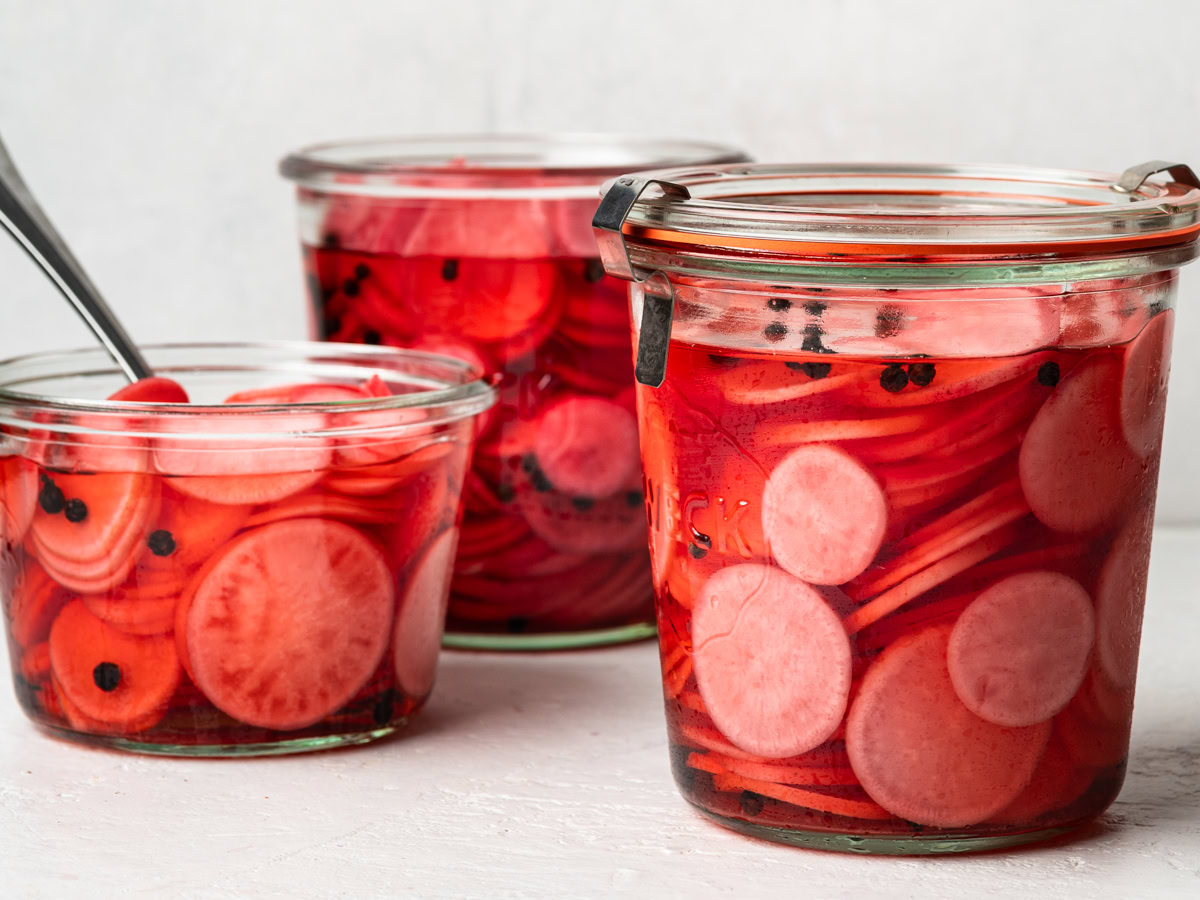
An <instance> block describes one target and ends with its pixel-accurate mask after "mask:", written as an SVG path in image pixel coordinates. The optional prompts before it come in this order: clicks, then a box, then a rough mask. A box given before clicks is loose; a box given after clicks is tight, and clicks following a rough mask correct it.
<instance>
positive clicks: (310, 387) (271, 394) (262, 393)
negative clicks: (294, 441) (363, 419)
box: [225, 382, 367, 405]
mask: <svg viewBox="0 0 1200 900" xmlns="http://www.w3.org/2000/svg"><path fill="white" fill-rule="evenodd" d="M366 396H367V393H366V391H364V390H363V389H362V388H361V387H360V386H358V385H353V384H325V383H320V382H313V383H301V384H281V385H272V386H270V387H259V388H249V389H247V390H244V391H235V392H234V393H232V394H230V395H229V396H228V397H226V398H225V402H226V403H254V404H260V405H261V404H274V403H331V402H332V403H336V402H338V401H348V400H363V399H365V398H366Z"/></svg>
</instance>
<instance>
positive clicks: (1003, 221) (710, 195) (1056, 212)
mask: <svg viewBox="0 0 1200 900" xmlns="http://www.w3.org/2000/svg"><path fill="white" fill-rule="evenodd" d="M1162 173H1166V174H1165V177H1161V174H1162ZM593 224H594V225H595V226H596V229H597V236H598V239H599V240H600V242H601V249H602V256H603V257H604V261H605V266H606V268H607V269H608V271H609V272H610V273H612V274H616V275H623V276H624V277H627V278H629V277H634V278H636V277H637V276H636V272H637V271H638V270H639V269H640V270H642V271H644V272H650V271H660V270H661V271H665V272H671V271H673V270H681V271H682V270H688V269H695V268H696V266H695V265H694V263H693V262H692V261H691V258H693V257H707V258H709V260H710V261H711V262H712V263H713V264H714V265H713V266H708V267H706V266H700V267H699V268H710V269H711V268H715V267H718V266H719V260H721V259H729V260H735V259H737V258H743V259H747V258H748V259H757V260H760V261H761V260H764V259H773V260H774V261H775V262H776V263H778V262H779V261H780V260H785V261H786V260H794V261H795V262H797V263H799V264H804V265H808V266H811V265H812V264H813V262H814V261H818V260H819V261H823V262H824V263H826V264H839V263H841V264H852V265H856V266H857V265H872V264H882V265H886V264H909V265H915V264H920V265H939V264H941V265H963V264H966V263H971V262H974V263H979V262H989V261H991V262H997V261H1005V262H1006V263H1009V264H1021V263H1034V264H1042V263H1045V262H1047V261H1051V260H1061V259H1069V258H1088V257H1111V256H1119V255H1129V254H1145V253H1147V252H1148V251H1154V250H1161V249H1165V248H1175V249H1176V251H1177V252H1176V253H1175V254H1174V256H1175V259H1174V260H1173V264H1178V263H1179V262H1181V261H1186V260H1187V259H1191V258H1192V257H1194V255H1195V245H1196V240H1197V234H1198V232H1200V180H1198V179H1197V177H1196V175H1195V174H1194V173H1193V172H1192V170H1191V169H1189V168H1188V167H1187V166H1184V165H1179V164H1172V163H1163V162H1152V163H1146V164H1144V165H1142V166H1137V167H1134V168H1132V169H1129V170H1127V171H1126V173H1125V174H1124V175H1122V176H1115V175H1105V174H1100V173H1093V172H1078V171H1068V170H1057V169H1032V168H1024V167H1015V166H1014V167H1008V166H958V165H864V164H838V165H827V164H811V165H764V164H752V165H724V166H715V167H711V166H709V167H690V168H675V169H670V170H663V171H657V172H642V173H640V174H639V175H637V176H623V177H621V178H618V179H615V180H614V181H611V182H609V183H608V184H607V185H605V195H604V201H603V202H602V204H601V207H600V209H599V211H598V212H597V215H596V219H595V221H594V223H593ZM1180 248H1184V249H1182V251H1181V252H1180Z"/></svg>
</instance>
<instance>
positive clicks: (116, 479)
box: [33, 474, 151, 561]
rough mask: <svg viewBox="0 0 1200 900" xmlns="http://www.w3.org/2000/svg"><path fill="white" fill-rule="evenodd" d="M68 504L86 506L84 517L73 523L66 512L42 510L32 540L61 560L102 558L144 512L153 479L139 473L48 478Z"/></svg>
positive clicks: (35, 517) (39, 512) (37, 514)
mask: <svg viewBox="0 0 1200 900" xmlns="http://www.w3.org/2000/svg"><path fill="white" fill-rule="evenodd" d="M49 481H50V482H52V483H53V485H54V486H56V487H57V488H58V490H59V491H61V492H62V495H63V497H64V499H65V500H66V502H67V503H70V502H71V501H73V500H77V501H79V502H80V503H82V504H83V506H82V517H81V518H79V520H78V521H71V519H69V518H68V517H67V515H66V512H65V510H64V511H60V512H57V513H48V512H46V511H45V510H44V509H41V508H39V509H38V510H37V512H36V514H35V515H34V519H33V537H34V541H35V542H36V543H37V545H38V546H39V548H43V547H44V548H47V549H49V550H51V551H52V552H53V554H54V555H55V556H57V557H59V558H60V559H67V560H81V561H90V560H97V559H101V558H103V557H104V556H106V555H107V554H108V553H109V552H110V551H111V549H112V547H113V545H114V544H115V543H117V542H118V540H119V538H120V537H121V535H122V534H123V533H124V532H125V531H126V530H127V529H128V527H129V524H130V521H131V520H133V519H135V518H137V513H138V512H139V511H141V512H143V513H144V509H143V507H144V505H145V498H146V495H147V493H148V492H149V491H150V489H151V480H150V478H148V477H147V476H145V475H140V474H111V475H62V474H56V475H54V476H53V478H51V479H49Z"/></svg>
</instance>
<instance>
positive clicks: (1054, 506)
mask: <svg viewBox="0 0 1200 900" xmlns="http://www.w3.org/2000/svg"><path fill="white" fill-rule="evenodd" d="M1120 391H1121V373H1120V368H1119V364H1118V363H1117V361H1116V360H1114V359H1113V358H1112V357H1111V356H1108V355H1102V356H1092V357H1090V358H1088V359H1085V360H1084V361H1083V362H1082V363H1080V364H1079V366H1078V367H1076V368H1075V369H1073V370H1072V371H1071V372H1070V374H1068V375H1067V376H1066V377H1065V378H1063V380H1062V381H1061V382H1060V383H1059V385H1058V387H1057V388H1056V389H1055V391H1054V393H1053V394H1051V395H1050V398H1049V399H1048V400H1046V402H1045V404H1043V406H1042V408H1041V409H1040V410H1038V412H1037V415H1036V416H1034V417H1033V421H1032V422H1031V423H1030V425H1029V430H1028V431H1027V432H1026V433H1025V438H1024V440H1023V441H1022V443H1021V454H1020V458H1019V463H1018V469H1019V472H1020V476H1021V488H1022V490H1023V491H1024V493H1025V499H1026V500H1028V501H1029V506H1030V507H1031V508H1032V509H1033V514H1034V515H1035V516H1037V517H1038V519H1040V520H1041V521H1042V522H1043V523H1044V524H1046V525H1048V526H1049V527H1050V528H1053V529H1055V530H1056V531H1067V532H1071V533H1073V534H1082V533H1086V532H1091V531H1095V530H1096V529H1098V528H1100V527H1102V526H1104V525H1108V524H1111V523H1112V522H1113V521H1114V520H1116V518H1117V517H1118V516H1119V515H1120V513H1121V512H1122V511H1123V510H1124V509H1125V507H1126V506H1128V504H1129V500H1130V498H1131V496H1132V495H1133V492H1134V489H1135V488H1136V486H1137V483H1138V480H1139V478H1140V477H1141V476H1142V463H1141V461H1140V460H1139V459H1138V458H1137V457H1136V456H1135V454H1134V453H1133V452H1132V451H1131V450H1130V448H1129V445H1128V444H1127V443H1126V442H1125V439H1124V437H1123V436H1122V434H1121V425H1120V421H1119V415H1118V411H1117V401H1118V396H1119V394H1120Z"/></svg>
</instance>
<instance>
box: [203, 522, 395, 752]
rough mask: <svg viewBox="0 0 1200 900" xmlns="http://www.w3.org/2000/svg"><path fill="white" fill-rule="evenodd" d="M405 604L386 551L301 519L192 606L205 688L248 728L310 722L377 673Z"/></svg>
mask: <svg viewBox="0 0 1200 900" xmlns="http://www.w3.org/2000/svg"><path fill="white" fill-rule="evenodd" d="M394 600H395V594H394V589H393V581H392V576H391V573H390V572H389V571H388V567H387V564H386V563H385V562H384V558H383V556H382V554H381V553H380V552H379V551H378V550H377V549H375V547H374V546H373V545H372V544H371V542H370V541H369V540H368V539H367V538H365V537H363V536H362V535H361V534H359V533H358V532H357V531H355V530H354V529H353V528H351V527H350V526H348V525H344V524H342V523H340V522H329V521H325V520H323V519H291V520H288V521H286V522H277V523H275V524H273V525H265V526H263V527H262V528H258V529H256V530H254V531H250V532H247V533H246V534H245V535H243V536H242V537H241V538H239V539H238V540H237V541H236V542H235V543H234V544H232V545H230V549H229V550H227V551H226V552H225V554H224V555H223V556H222V557H221V558H220V560H219V561H218V562H217V563H216V564H215V565H214V566H213V567H212V569H211V570H210V571H209V572H208V573H207V575H206V577H205V578H204V580H203V582H201V583H200V584H199V585H198V586H197V588H196V591H195V594H194V595H193V596H192V598H191V606H190V609H189V611H188V614H187V637H186V640H187V649H188V657H189V661H190V663H191V670H192V672H193V675H194V678H195V682H196V686H197V687H199V688H200V690H202V691H203V692H204V694H205V696H207V697H208V698H209V700H211V701H212V703H213V705H214V706H216V707H217V708H218V709H220V710H222V711H223V712H225V713H227V714H228V715H230V716H232V717H233V718H235V719H237V720H239V721H241V722H246V723H248V724H250V725H258V726H260V727H262V728H273V729H281V730H282V729H292V728H304V727H306V726H308V725H311V724H313V723H314V722H317V721H319V720H320V719H323V718H324V717H325V716H327V715H329V714H330V713H332V712H333V711H334V710H336V709H338V708H339V707H341V706H343V705H344V704H345V703H346V702H347V701H348V700H349V699H350V698H351V697H353V696H354V695H355V694H356V693H358V691H359V690H360V689H361V688H362V686H363V685H364V684H366V683H367V681H368V680H369V679H370V677H371V675H372V674H373V673H374V672H375V669H376V668H377V667H378V665H379V661H380V659H381V658H382V656H383V653H384V650H385V649H386V647H387V641H388V637H389V635H390V632H391V624H392V616H393V606H394Z"/></svg>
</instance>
